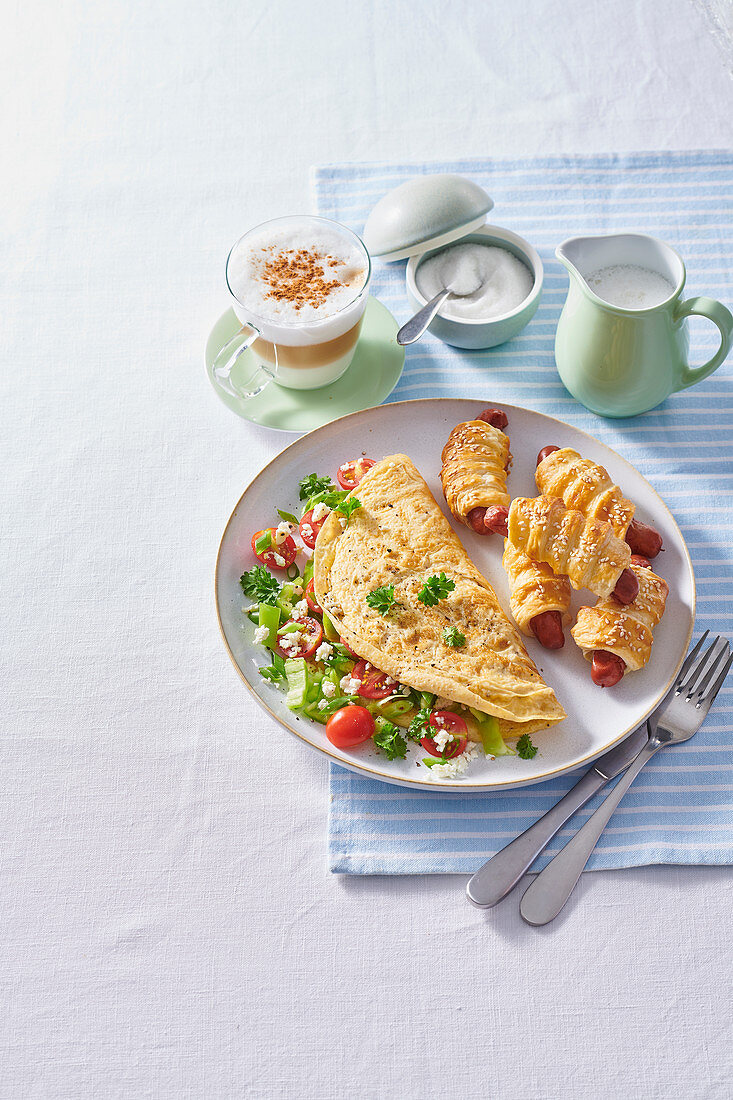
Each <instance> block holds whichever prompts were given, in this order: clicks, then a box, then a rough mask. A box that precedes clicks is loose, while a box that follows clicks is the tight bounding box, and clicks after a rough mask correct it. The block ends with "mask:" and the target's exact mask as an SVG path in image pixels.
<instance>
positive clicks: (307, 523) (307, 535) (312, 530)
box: [298, 508, 329, 550]
mask: <svg viewBox="0 0 733 1100" xmlns="http://www.w3.org/2000/svg"><path fill="white" fill-rule="evenodd" d="M328 516H329V513H328V512H327V513H326V515H325V516H324V517H323V519H313V509H312V508H309V509H308V511H307V512H306V513H305V515H304V516H303V518H302V520H301V521H300V526H299V528H298V533H299V534H300V537H301V538H302V540H303V542H304V543H305V545H306V546H308V547H310V549H311V550H312V549H313V548H314V546H315V545H316V539H317V538H318V532H319V531H320V529H321V528H322V527H323V525H324V523H325V522H326V520H327V519H328Z"/></svg>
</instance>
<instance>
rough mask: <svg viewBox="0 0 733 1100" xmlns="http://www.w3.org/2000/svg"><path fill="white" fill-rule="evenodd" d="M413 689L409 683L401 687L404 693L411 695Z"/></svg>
mask: <svg viewBox="0 0 733 1100" xmlns="http://www.w3.org/2000/svg"><path fill="white" fill-rule="evenodd" d="M411 690H412V689H411V688H409V687H408V686H407V684H403V685H402V687H401V688H400V691H401V692H402V694H403V695H409V694H410V691H411Z"/></svg>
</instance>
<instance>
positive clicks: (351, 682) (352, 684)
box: [339, 673, 361, 695]
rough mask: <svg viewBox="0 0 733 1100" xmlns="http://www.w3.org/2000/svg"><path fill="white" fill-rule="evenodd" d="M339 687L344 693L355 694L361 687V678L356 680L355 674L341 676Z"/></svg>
mask: <svg viewBox="0 0 733 1100" xmlns="http://www.w3.org/2000/svg"><path fill="white" fill-rule="evenodd" d="M339 687H340V688H341V690H342V691H343V693H344V695H356V693H357V692H358V690H359V688H360V687H361V680H357V678H356V677H355V676H349V674H348V673H347V674H346V676H342V677H341V679H340V681H339Z"/></svg>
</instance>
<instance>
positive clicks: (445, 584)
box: [417, 573, 456, 607]
mask: <svg viewBox="0 0 733 1100" xmlns="http://www.w3.org/2000/svg"><path fill="white" fill-rule="evenodd" d="M455 587H456V582H455V581H452V580H450V579H449V578H448V577H446V575H445V573H438V574H437V575H436V574H433V576H432V577H428V579H427V580H426V581H425V584H424V585H423V586H422V588H421V589H420V591H419V592H418V594H417V598H418V600H419V601H420V603H424V604H425V606H426V607H435V605H436V604H437V603H440V601H441V600H444V599H445V597H446V596H447V595H448V593H449V592H452V591H453V589H454V588H455Z"/></svg>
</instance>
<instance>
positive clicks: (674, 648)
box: [216, 399, 695, 792]
mask: <svg viewBox="0 0 733 1100" xmlns="http://www.w3.org/2000/svg"><path fill="white" fill-rule="evenodd" d="M485 407H486V404H485V403H482V402H479V401H459V400H451V399H439V400H423V401H400V402H395V403H394V404H390V405H383V406H380V407H379V408H374V409H365V410H364V411H363V412H358V413H352V414H351V415H350V416H344V417H342V418H341V419H340V420H335V421H333V422H332V423H331V424H325V425H324V426H323V427H322V428H317V429H316V430H315V431H312V432H310V433H309V434H308V435H305V436H303V437H302V438H301V439H299V440H297V441H296V442H295V443H292V444H291V445H290V446H289V447H287V448H286V449H285V450H284V451H283V452H282V453H281V454H279V455H278V456H277V458H275V459H273V461H272V462H270V463H269V465H268V466H266V467H265V469H264V470H262V472H261V473H259V474H258V475H257V477H255V479H254V481H253V482H252V483H251V484H250V485H249V487H248V488H247V489H246V490H245V492H244V494H243V495H242V498H241V500H240V501H239V503H238V504H237V506H236V508H235V509H234V512H233V513H232V516H231V518H230V520H229V523H228V524H227V527H226V530H225V531H224V535H223V538H222V541H221V546H220V548H219V556H218V560H217V570H216V601H217V607H218V613H219V623H220V626H221V630H222V634H223V636H224V640H225V642H226V645H227V648H228V650H229V655H230V656H231V658H232V661H233V662H234V664H235V666H236V668H237V669H238V671H239V674H240V676H241V677H242V679H243V680H244V682H245V683H246V684H247V686H248V687H249V688H250V690H251V691H252V692H253V693H254V695H255V697H256V698H257V699H258V701H259V702H260V704H261V705H262V706H263V707H264V709H265V710H266V711H268V712H269V713H270V714H271V715H272V716H273V717H274V718H276V719H277V720H278V722H280V724H281V725H283V726H285V728H286V729H288V730H290V731H291V732H292V733H294V734H295V735H296V736H297V737H299V738H301V740H303V741H305V742H306V743H307V744H309V745H311V746H312V747H313V748H315V749H317V750H318V751H319V752H322V753H324V755H326V756H328V757H329V758H330V759H331V760H333V761H335V762H336V763H338V764H341V765H342V766H344V767H347V768H351V769H352V770H354V771H357V772H360V773H362V774H364V775H367V776H371V777H373V778H376V779H381V780H384V781H385V782H387V783H395V784H398V785H400V786H409V787H418V788H422V789H424V790H445V791H471V792H475V791H487V790H501V789H504V788H508V787H520V786H524V785H526V784H529V783H539V782H541V781H542V780H545V779H549V778H551V777H552V776H556V775H561V774H562V773H563V772H567V771H572V770H573V769H574V768H577V767H579V766H580V765H582V764H587V763H588V762H589V761H591V760H593V759H595V757H597V756H600V754H601V753H603V752H605V751H606V750H607V749H609V748H610V747H611V746H612V745H614V744H616V743H617V742H618V741H620V740H621V739H622V738H623V737H624V736H625V735H626V734H627V733H629V732H630V731H631V730H633V729H635V728H636V726H638V725H639V724H640V723H641V721H642V720H643V719H644V717H645V716H646V715H647V714H649V713H650V711H652V710H653V709H654V707H655V706H656V705H657V703H658V702H659V701H660V700H661V699H662V697H663V696H664V694H665V692H666V691H667V689H668V687H669V686H670V684H671V683H672V680H673V679H674V676H675V674H676V672H677V670H678V668H679V667H680V665H681V663H682V660H683V658H684V656H685V653H686V652H687V648H688V645H689V642H690V637H691V635H692V625H693V621H694V616H695V579H694V575H693V571H692V563H691V562H690V557H689V554H688V552H687V548H686V546H685V543H684V540H683V538H682V535H681V533H680V530H679V528H678V526H677V524H676V523H675V521H674V519H673V517H672V515H671V513H670V512H669V510H668V508H667V507H666V505H665V504H664V503H663V502H662V500H661V499H660V498H659V496H658V495H657V494H656V493H655V491H654V490H653V489H652V487H651V485H649V483H648V482H647V481H646V480H645V479H644V478H643V477H642V475H641V474H640V473H639V472H638V471H637V470H635V469H634V467H633V466H631V465H630V464H629V463H628V462H626V461H625V459H623V458H621V457H620V456H619V455H617V454H616V453H615V452H614V451H612V450H610V448H608V447H606V446H605V445H604V444H603V443H599V442H598V440H596V439H593V437H592V436H589V435H586V434H585V433H584V432H581V431H579V430H578V429H577V428H573V427H571V426H570V425H568V424H563V422H562V421H560V420H555V419H554V418H553V417H549V416H543V415H542V414H540V413H536V412H531V411H530V410H528V409H521V408H518V407H515V406H511V405H504V404H503V405H501V406H500V407H501V408H503V409H504V410H505V411H506V413H507V415H508V417H509V425H508V427H507V434H508V435H509V439H510V441H511V449H512V454H513V456H514V465H513V467H512V472H511V474H510V478H509V489H510V492H511V494H512V496H536V495H537V489H536V486H535V481H534V468H535V461H536V457H537V452H538V451H539V450H540V448H541V447H544V446H545V445H546V444H548V443H555V444H557V445H559V446H561V447H563V446H565V447H574V448H575V449H576V450H577V451H579V452H580V453H581V454H582V455H583V456H584V457H586V458H592V459H594V460H595V461H596V462H599V463H601V464H602V465H603V466H605V467H606V469H607V470H608V471H609V473H610V475H611V477H612V478H613V479H614V481H616V483H617V484H619V485H621V486H622V488H623V490H624V492H625V493H626V495H627V496H628V497H630V498H631V499H632V500H633V501H634V502H635V503H636V506H637V513H636V514H637V517H638V518H639V519H640V520H642V521H644V522H646V523H651V524H652V525H653V526H654V527H656V529H657V530H658V531H659V532H660V534H661V535H662V538H663V539H664V548H665V552H664V553H663V554H660V555H659V557H658V558H656V559H655V561H654V568H655V571H656V572H658V573H659V574H660V576H663V577H664V579H665V580H666V581H667V582H668V584H669V598H668V600H667V610H666V613H665V615H664V618H663V619H662V622H661V623H660V624H659V626H658V627H657V628H656V630H655V636H654V647H653V650H652V657H651V661H650V662H649V664H648V665H647V667H646V668H644V669H642V670H641V671H639V672H634V673H631V674H629V675H627V676H625V677H624V679H623V680H622V681H621V683H620V684H618V685H617V686H616V687H614V688H613V689H602V688H598V687H596V686H595V684H594V683H593V682H592V680H591V678H590V664H589V662H588V661H586V660H585V659H584V658H583V656H582V654H581V652H580V650H579V649H578V648H577V647H576V646H575V643H574V642H573V640H572V638H571V637H570V631H569V630H567V631H566V642H565V647H564V649H561V650H558V651H554V652H551V651H549V650H546V649H543V648H542V646H540V645H539V643H538V642H536V641H535V640H534V638H532V639H525V641H526V644H527V648H528V650H529V653H530V656H531V657H532V658H533V660H534V661H535V663H536V665H537V667H538V668H539V669H540V671H541V672H542V675H543V676H544V678H545V679H546V681H547V682H548V683H549V684H550V685H551V686H552V687H553V689H554V691H555V694H556V695H557V697H558V699H559V700H560V702H561V703H562V705H563V706H564V708H565V710H566V711H567V714H568V717H567V719H566V720H565V721H564V722H562V723H561V724H560V725H557V726H553V727H551V728H550V729H548V730H544V731H542V732H540V733H537V734H535V735H534V741H535V744H537V746H538V747H539V752H538V753H537V755H536V756H535V757H534V759H533V760H520V759H519V758H518V757H516V756H504V757H499V758H498V759H496V760H487V759H486V758H484V757H479V758H478V759H476V760H474V761H473V763H472V764H471V765H470V767H469V770H468V772H467V773H466V777H465V778H464V779H461V780H443V781H441V782H430V781H429V780H427V779H426V778H425V775H426V772H427V769H426V768H425V767H424V766H422V765H421V766H420V767H417V766H416V762H415V761H416V760H419V758H420V756H419V755H418V756H413V757H411V756H410V755H408V759H407V760H396V761H392V762H389V761H387V760H386V758H385V757H384V756H383V755H381V754H379V753H378V752H377V750H376V749H374V747H373V746H372V743H371V742H370V741H369V742H367V743H366V744H365V745H361V746H359V747H358V748H356V749H353V750H351V751H341V750H339V749H336V748H334V746H333V745H331V743H330V742H329V741H328V740H327V738H326V735H325V731H324V727H323V726H321V725H319V724H318V723H316V722H311V721H310V720H309V719H307V718H300V719H296V717H295V715H294V714H293V713H292V712H291V711H289V710H288V709H287V707H286V706H285V697H284V694H283V692H282V691H280V690H279V689H278V688H277V687H275V686H274V685H272V684H269V683H267V682H266V681H265V680H263V679H262V677H261V676H260V675H259V673H258V667H259V666H260V665H261V664H263V663H267V661H266V658H265V654H264V650H263V648H262V647H261V646H256V645H254V643H253V634H254V627H253V626H252V624H251V623H250V622H249V620H248V619H247V618H246V616H244V615H243V614H242V606H243V604H245V603H247V602H248V601H247V600H245V599H244V598H243V596H242V590H241V588H240V585H239V578H240V576H241V574H242V573H243V572H244V570H246V569H251V568H252V566H253V564H255V559H254V556H253V554H252V550H251V548H250V539H251V537H252V533H253V532H254V531H256V530H258V529H259V528H261V527H266V526H269V525H272V524H273V523H276V522H277V515H276V512H275V508H276V507H277V508H283V509H286V510H287V511H290V512H293V513H296V514H298V515H299V514H300V509H299V507H298V482H299V480H300V478H302V477H304V476H305V474H309V473H312V472H313V471H315V472H317V473H319V474H330V475H331V477H332V478H335V474H336V469H337V468H338V466H339V465H340V464H341V463H342V462H344V461H346V460H347V459H350V458H353V457H354V456H355V455H360V454H361V453H362V452H366V453H367V454H368V455H369V456H370V457H371V458H375V459H379V458H382V456H383V455H386V454H392V453H394V452H396V451H401V452H404V453H405V454H408V455H409V456H410V458H412V460H413V462H415V464H416V465H417V467H418V469H419V470H420V472H421V473H422V475H423V477H424V478H425V479H426V481H427V482H428V484H429V486H430V488H431V490H432V492H433V494H434V496H435V498H436V500H437V501H439V502H440V503H441V505H442V506H443V511H444V512H445V514H446V516H447V517H448V518H449V519H450V521H451V523H452V525H453V527H454V528H455V530H456V531H457V532H458V534H459V536H460V538H461V540H462V542H463V544H464V546H465V547H466V550H467V551H468V553H469V554H470V556H471V557H472V558H473V560H474V562H475V563H476V565H477V566H478V568H479V569H480V570H481V572H482V573H483V574H484V576H486V577H487V578H488V579H489V580H490V581H491V583H492V584H493V586H494V588H495V589H496V591H497V593H498V596H499V599H500V601H501V603H502V605H503V607H504V608H505V609H508V607H509V593H508V587H507V581H506V576H505V574H504V570H503V568H502V565H501V555H502V549H503V540H502V539H501V538H498V537H494V536H490V537H482V536H480V535H476V534H474V533H473V532H472V531H469V530H468V528H467V527H464V526H462V525H461V524H458V523H456V522H455V521H454V520H453V518H452V516H451V515H450V512H449V511H448V508H447V506H446V505H445V502H444V500H443V494H442V490H441V486H440V480H439V477H438V473H439V470H440V452H441V450H442V447H443V444H444V442H445V440H446V438H447V436H448V433H449V432H450V430H451V428H452V427H453V426H454V425H455V424H458V423H460V422H461V421H463V420H470V419H472V418H473V417H474V416H476V415H477V414H478V413H479V412H480V411H481V409H482V408H485ZM594 602H595V597H594V596H593V595H592V593H589V592H582V593H574V594H573V607H572V610H573V612H575V610H576V609H577V607H578V606H580V605H581V604H582V603H588V604H592V603H594ZM418 752H419V747H418ZM420 755H423V754H422V753H420Z"/></svg>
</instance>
